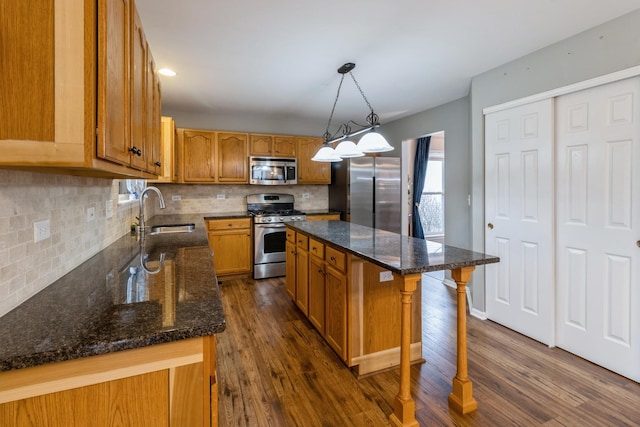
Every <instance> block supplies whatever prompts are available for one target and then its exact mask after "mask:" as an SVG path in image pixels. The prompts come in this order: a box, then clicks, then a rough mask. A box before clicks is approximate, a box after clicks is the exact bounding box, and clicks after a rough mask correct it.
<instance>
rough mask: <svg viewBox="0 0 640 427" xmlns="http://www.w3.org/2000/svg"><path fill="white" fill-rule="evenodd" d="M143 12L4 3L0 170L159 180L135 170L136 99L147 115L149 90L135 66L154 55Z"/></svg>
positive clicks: (120, 5) (126, 4)
mask: <svg viewBox="0 0 640 427" xmlns="http://www.w3.org/2000/svg"><path fill="white" fill-rule="evenodd" d="M134 11H135V7H134V5H133V1H132V0H96V1H90V0H84V1H68V0H50V1H46V2H35V3H34V2H20V1H10V2H3V5H2V13H0V28H1V29H2V30H1V31H0V32H1V34H0V38H1V39H3V40H5V39H6V41H11V43H0V58H2V60H1V61H0V73H1V75H2V76H3V78H2V79H0V94H1V97H2V101H1V102H0V152H1V153H2V156H0V167H3V166H6V167H13V168H22V169H31V170H40V171H49V172H56V173H69V174H74V175H75V174H82V175H94V176H100V177H111V178H122V177H138V178H154V177H155V176H154V175H152V174H150V173H148V172H145V171H144V169H147V167H146V166H145V167H142V168H141V169H139V170H138V169H135V168H133V167H131V153H130V151H129V149H130V148H131V141H132V132H133V133H135V134H136V135H137V134H139V129H132V124H134V125H136V126H137V125H139V123H140V120H139V111H140V110H138V111H136V115H135V117H132V111H133V110H132V97H134V96H135V97H136V101H134V104H135V105H136V107H135V108H136V109H138V108H139V106H140V101H139V91H140V90H142V91H143V92H144V86H141V81H140V76H141V74H139V73H136V71H139V70H137V69H135V68H133V67H135V65H134V64H141V63H142V61H143V59H142V56H140V55H139V54H140V52H141V50H142V51H144V50H145V49H146V50H147V51H148V48H146V47H144V48H143V43H141V41H142V38H140V37H139V35H140V34H142V32H140V33H138V32H137V31H136V32H134V26H135V25H136V24H134V20H135V18H134V15H135V12H134ZM137 26H138V27H139V29H140V30H141V27H140V26H139V22H138V24H137ZM136 33H137V35H136ZM133 54H135V55H136V56H135V57H134V56H132V55H133ZM142 65H144V63H142ZM145 67H146V66H145ZM132 91H133V92H132ZM142 102H143V103H144V100H143V101H142ZM143 108H144V107H143ZM142 111H143V114H144V111H145V110H144V109H143V110H142ZM158 113H159V111H158ZM136 138H137V136H136ZM137 167H141V166H140V165H138V166H137Z"/></svg>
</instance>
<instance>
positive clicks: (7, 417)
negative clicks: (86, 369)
mask: <svg viewBox="0 0 640 427" xmlns="http://www.w3.org/2000/svg"><path fill="white" fill-rule="evenodd" d="M168 385H169V372H168V370H167V369H164V370H162V371H155V372H151V373H148V374H142V375H136V376H132V377H126V378H123V379H119V380H114V381H107V382H103V383H98V384H95V385H90V386H85V387H77V388H73V389H71V390H65V391H59V392H55V393H49V394H45V395H42V396H36V397H30V398H27V399H22V400H18V401H15V402H9V403H6V404H2V405H0V415H2V418H0V420H2V422H3V423H2V425H10V426H32V425H37V426H49V427H68V426H95V425H122V426H132V427H138V426H140V427H142V426H159V427H160V426H168V424H169V387H168ZM5 423H6V424H5Z"/></svg>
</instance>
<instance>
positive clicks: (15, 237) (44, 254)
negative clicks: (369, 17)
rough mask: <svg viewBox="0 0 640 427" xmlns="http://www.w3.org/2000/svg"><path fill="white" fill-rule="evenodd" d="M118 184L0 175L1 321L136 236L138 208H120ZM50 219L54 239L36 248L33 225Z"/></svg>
mask: <svg viewBox="0 0 640 427" xmlns="http://www.w3.org/2000/svg"><path fill="white" fill-rule="evenodd" d="M118 182H119V181H118V180H110V179H98V178H87V177H75V176H66V175H52V174H41V173H33V172H22V171H9V170H0V316H2V315H3V314H5V313H7V312H9V311H10V310H11V309H13V308H14V307H16V306H17V305H19V304H20V303H22V302H24V301H25V300H27V299H28V298H29V297H31V296H32V295H34V294H36V293H37V292H38V291H40V290H41V289H43V288H45V287H46V286H47V285H49V284H51V283H52V282H54V281H55V280H57V279H58V278H60V277H62V276H63V275H64V274H66V273H67V272H69V271H71V270H72V269H73V268H75V267H77V266H78V265H80V264H81V263H82V262H84V261H85V260H87V259H89V258H90V257H91V256H92V255H94V254H96V253H97V252H98V251H100V250H102V249H103V248H105V247H106V246H108V245H109V244H111V243H113V242H114V241H115V240H117V239H118V238H120V237H121V236H122V235H124V234H126V233H128V232H129V231H130V225H131V222H132V221H134V220H135V216H136V215H138V204H137V203H127V204H123V205H118ZM107 200H111V201H112V203H113V216H112V217H111V218H109V219H107V218H106V202H107ZM90 207H93V208H95V213H96V214H95V219H94V220H92V221H88V220H87V209H88V208H90ZM45 219H49V220H50V221H51V237H50V238H49V239H46V240H43V241H40V242H38V243H34V233H33V223H34V222H36V221H40V220H45Z"/></svg>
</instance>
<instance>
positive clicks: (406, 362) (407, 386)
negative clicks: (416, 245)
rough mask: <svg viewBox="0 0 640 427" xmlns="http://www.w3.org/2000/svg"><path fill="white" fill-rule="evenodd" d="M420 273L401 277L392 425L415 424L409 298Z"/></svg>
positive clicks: (415, 286) (419, 278)
mask: <svg viewBox="0 0 640 427" xmlns="http://www.w3.org/2000/svg"><path fill="white" fill-rule="evenodd" d="M421 279H422V274H412V275H408V276H404V277H403V281H402V285H401V287H400V294H401V295H402V297H401V299H402V315H401V316H402V317H401V323H400V331H401V332H400V391H399V392H398V395H397V396H396V398H395V400H394V402H393V414H391V415H390V416H389V422H390V423H391V425H394V426H417V425H418V421H416V402H415V401H414V400H413V398H412V397H411V300H412V297H413V292H414V291H415V290H416V288H417V286H418V283H419V282H420V280H421Z"/></svg>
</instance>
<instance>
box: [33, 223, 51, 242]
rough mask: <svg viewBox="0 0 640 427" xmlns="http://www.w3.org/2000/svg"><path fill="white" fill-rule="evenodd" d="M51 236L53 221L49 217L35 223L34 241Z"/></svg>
mask: <svg viewBox="0 0 640 427" xmlns="http://www.w3.org/2000/svg"><path fill="white" fill-rule="evenodd" d="M50 237H51V221H50V220H48V219H45V220H42V221H38V222H34V223H33V241H34V242H40V241H42V240H45V239H48V238H50Z"/></svg>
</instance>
